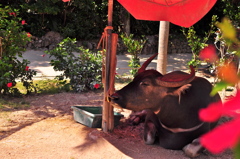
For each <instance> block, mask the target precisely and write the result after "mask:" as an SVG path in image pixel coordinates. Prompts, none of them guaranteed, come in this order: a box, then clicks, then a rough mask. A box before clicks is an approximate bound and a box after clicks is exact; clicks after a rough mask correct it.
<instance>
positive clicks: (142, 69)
mask: <svg viewBox="0 0 240 159" xmlns="http://www.w3.org/2000/svg"><path fill="white" fill-rule="evenodd" d="M157 54H158V53H156V54H154V55H152V56H151V57H150V58H149V59H147V61H145V62H144V63H143V64H142V66H141V68H139V69H138V72H137V74H139V73H141V72H143V71H145V70H146V68H147V66H148V65H149V63H150V62H151V61H152V60H153V59H154V58H155V57H156V56H157Z"/></svg>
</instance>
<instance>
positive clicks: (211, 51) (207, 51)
mask: <svg viewBox="0 0 240 159" xmlns="http://www.w3.org/2000/svg"><path fill="white" fill-rule="evenodd" d="M199 58H200V59H202V60H206V61H207V62H211V63H212V62H216V61H217V60H218V56H217V53H216V48H215V46H214V45H208V46H207V47H205V48H204V49H202V50H201V52H200V54H199Z"/></svg>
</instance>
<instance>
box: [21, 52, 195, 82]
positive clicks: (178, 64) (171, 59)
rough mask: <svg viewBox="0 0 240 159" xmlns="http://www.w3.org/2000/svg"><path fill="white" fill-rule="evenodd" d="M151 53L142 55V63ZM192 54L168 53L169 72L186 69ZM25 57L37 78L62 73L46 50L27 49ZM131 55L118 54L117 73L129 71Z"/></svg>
mask: <svg viewBox="0 0 240 159" xmlns="http://www.w3.org/2000/svg"><path fill="white" fill-rule="evenodd" d="M43 55H45V56H43ZM150 56H151V55H141V56H140V62H141V64H142V63H143V62H144V61H145V60H146V59H147V58H148V57H150ZM191 57H192V54H170V55H168V65H167V72H169V71H172V70H186V69H188V67H187V62H188V61H190V60H191ZM23 58H24V59H27V60H29V61H30V62H31V63H30V64H29V67H30V69H34V70H36V71H37V77H35V78H54V77H55V76H56V75H59V74H61V72H60V71H54V69H53V67H52V66H51V65H50V63H49V62H50V60H51V59H54V58H53V57H51V58H50V57H49V55H47V54H45V53H44V51H36V50H27V51H26V52H24V54H23ZM129 59H130V55H117V73H118V74H120V75H122V74H124V73H126V74H128V73H129V69H130V68H129V67H128V61H129ZM156 65H157V60H156V59H154V60H153V61H152V63H151V64H150V65H149V67H148V69H156Z"/></svg>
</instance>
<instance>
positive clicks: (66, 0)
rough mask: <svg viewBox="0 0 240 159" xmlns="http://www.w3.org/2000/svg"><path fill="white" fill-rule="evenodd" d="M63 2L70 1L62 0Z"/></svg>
mask: <svg viewBox="0 0 240 159" xmlns="http://www.w3.org/2000/svg"><path fill="white" fill-rule="evenodd" d="M62 1H63V2H69V1H70V0H62Z"/></svg>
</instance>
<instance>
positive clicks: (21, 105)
mask: <svg viewBox="0 0 240 159" xmlns="http://www.w3.org/2000/svg"><path fill="white" fill-rule="evenodd" d="M29 107H30V103H28V102H25V101H24V100H21V101H16V102H13V101H9V99H8V100H5V99H2V98H0V111H10V110H14V109H26V108H29Z"/></svg>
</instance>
